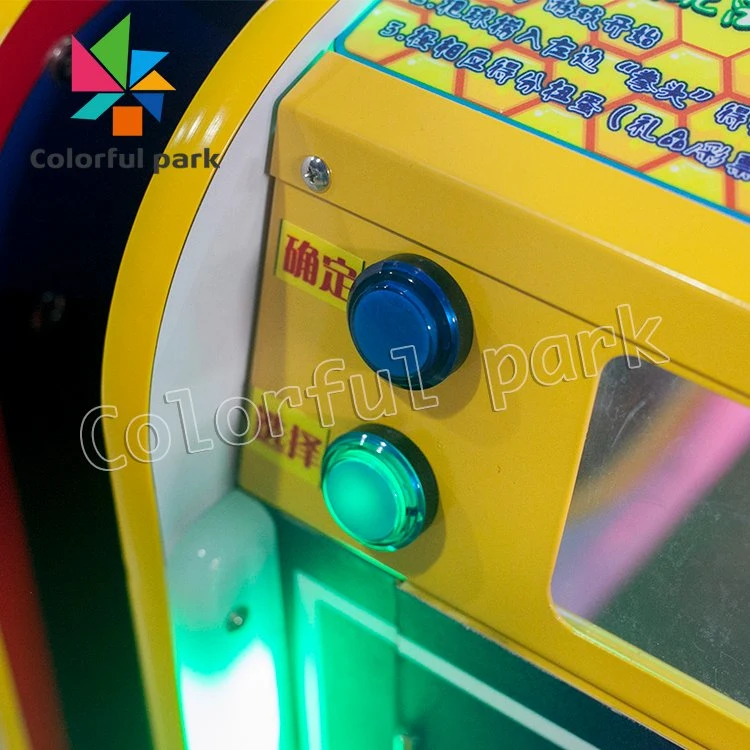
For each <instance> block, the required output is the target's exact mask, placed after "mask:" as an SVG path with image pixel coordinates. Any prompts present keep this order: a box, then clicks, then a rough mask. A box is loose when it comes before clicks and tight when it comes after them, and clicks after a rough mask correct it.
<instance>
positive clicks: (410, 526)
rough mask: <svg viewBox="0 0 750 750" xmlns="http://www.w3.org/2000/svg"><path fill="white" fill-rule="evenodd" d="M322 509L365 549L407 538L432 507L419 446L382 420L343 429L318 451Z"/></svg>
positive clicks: (390, 547)
mask: <svg viewBox="0 0 750 750" xmlns="http://www.w3.org/2000/svg"><path fill="white" fill-rule="evenodd" d="M322 477H323V480H322V489H323V498H324V499H325V502H326V505H327V506H328V510H329V511H330V513H331V515H332V516H333V518H334V520H335V521H336V523H338V525H339V526H340V527H341V528H342V529H343V530H344V531H345V532H346V533H347V534H349V536H351V537H353V538H354V539H356V540H357V541H358V542H360V543H361V544H363V545H365V546H366V547H370V548H371V549H376V550H387V551H394V550H397V549H401V548H402V547H405V546H406V545H407V544H410V543H411V542H413V541H414V540H415V539H416V538H417V537H418V536H419V535H420V534H421V533H422V532H423V531H424V530H425V529H426V528H427V527H428V526H429V524H430V523H431V522H432V520H433V518H434V517H435V513H436V511H437V501H438V489H437V482H436V481H435V475H434V474H433V472H432V468H431V467H430V464H429V462H428V461H427V459H426V458H425V456H424V454H423V453H422V451H420V450H419V448H418V447H417V446H416V445H415V444H414V443H413V442H412V441H411V440H409V438H407V437H406V436H405V435H403V434H402V433H400V432H398V431H397V430H393V429H391V428H389V427H384V426H382V425H372V426H370V425H368V426H364V427H362V428H360V429H358V430H353V431H352V432H347V433H346V434H344V435H342V436H341V437H339V438H337V439H336V440H334V441H333V443H331V445H330V446H329V447H328V450H326V452H325V455H324V456H323V465H322Z"/></svg>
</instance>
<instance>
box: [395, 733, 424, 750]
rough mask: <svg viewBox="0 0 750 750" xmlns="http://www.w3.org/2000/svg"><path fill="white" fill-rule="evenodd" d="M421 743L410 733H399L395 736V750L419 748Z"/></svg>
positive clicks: (417, 749)
mask: <svg viewBox="0 0 750 750" xmlns="http://www.w3.org/2000/svg"><path fill="white" fill-rule="evenodd" d="M419 747H420V743H419V741H418V740H417V739H416V738H415V737H412V736H411V735H409V734H397V735H396V736H395V737H394V738H393V750H419Z"/></svg>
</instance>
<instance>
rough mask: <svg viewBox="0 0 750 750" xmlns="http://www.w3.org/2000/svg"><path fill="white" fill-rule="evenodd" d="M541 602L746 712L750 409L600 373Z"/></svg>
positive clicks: (684, 386)
mask: <svg viewBox="0 0 750 750" xmlns="http://www.w3.org/2000/svg"><path fill="white" fill-rule="evenodd" d="M552 596H553V600H554V602H555V605H556V607H557V608H558V609H559V610H561V611H562V612H563V613H565V612H568V613H572V614H574V615H577V616H578V617H582V618H585V619H587V620H589V621H590V622H593V623H595V624H596V625H598V626H600V627H602V628H604V629H605V630H607V631H609V632H610V633H613V634H615V635H616V636H618V637H620V638H622V639H623V640H625V641H628V642H629V643H631V644H633V645H634V646H637V647H638V648H641V649H643V650H644V651H647V652H648V653H650V654H652V655H654V656H656V657H658V658H660V659H661V660H663V661H665V662H667V663H668V664H670V665H672V666H673V667H677V668H678V669H680V670H682V671H683V672H685V673H686V674H688V675H691V676H692V677H695V678H697V679H699V680H701V681H702V682H704V683H705V684H707V685H709V686H711V687H713V688H715V689H717V690H719V691H720V692H722V693H724V694H725V695H728V696H730V697H732V698H734V699H736V700H738V701H740V702H741V703H743V704H745V705H750V408H747V407H745V406H742V405H740V404H738V403H736V402H734V401H732V400H730V399H727V398H723V397H721V396H718V395H716V394H715V393H713V392H711V391H708V390H706V389H704V388H702V387H701V386H698V385H696V384H694V383H691V382H690V381H688V380H685V379H682V378H680V377H677V376H676V375H673V374H671V373H669V372H667V371H666V370H663V369H661V368H658V367H656V366H653V365H647V364H643V365H642V366H641V367H640V368H638V369H630V368H629V367H628V363H627V361H626V360H625V358H620V359H616V360H613V361H612V362H610V363H609V364H608V365H607V367H606V368H605V370H604V371H603V373H602V376H601V382H600V384H599V388H598V392H597V396H596V400H595V404H594V410H593V414H592V418H591V423H590V425H589V430H588V434H587V437H586V442H585V446H584V450H583V456H582V459H581V465H580V468H579V471H578V477H577V480H576V485H575V490H574V494H573V499H572V503H571V508H570V513H569V517H568V520H567V523H566V526H565V532H564V535H563V539H562V544H561V549H560V553H559V556H558V560H557V564H556V568H555V573H554V577H553V581H552Z"/></svg>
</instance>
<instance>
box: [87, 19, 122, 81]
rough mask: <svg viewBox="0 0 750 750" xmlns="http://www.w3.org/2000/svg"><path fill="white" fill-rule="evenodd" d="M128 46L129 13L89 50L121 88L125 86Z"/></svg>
mask: <svg viewBox="0 0 750 750" xmlns="http://www.w3.org/2000/svg"><path fill="white" fill-rule="evenodd" d="M129 47H130V14H128V15H127V16H125V18H123V19H122V21H120V23H118V24H117V26H115V27H114V28H113V29H111V30H110V31H109V32H108V33H107V34H105V35H104V36H103V37H102V38H101V39H100V40H99V41H98V42H97V43H96V44H95V45H94V46H93V47H92V48H91V52H92V53H93V54H94V56H95V57H96V58H97V60H99V62H100V63H101V64H102V65H103V66H104V67H105V68H106V69H107V70H108V71H109V72H110V73H111V74H112V77H113V78H114V79H115V80H116V81H117V83H119V84H120V86H122V87H123V88H127V81H128V49H129Z"/></svg>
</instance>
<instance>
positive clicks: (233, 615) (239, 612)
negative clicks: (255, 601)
mask: <svg viewBox="0 0 750 750" xmlns="http://www.w3.org/2000/svg"><path fill="white" fill-rule="evenodd" d="M249 614H250V612H249V610H248V608H247V607H242V606H240V607H235V608H234V609H233V610H232V611H231V612H230V613H229V616H228V617H227V622H226V627H227V630H228V631H229V632H230V633H234V632H235V631H236V630H239V629H240V628H241V627H242V626H243V625H244V624H245V623H246V622H247V618H248V615H249Z"/></svg>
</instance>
